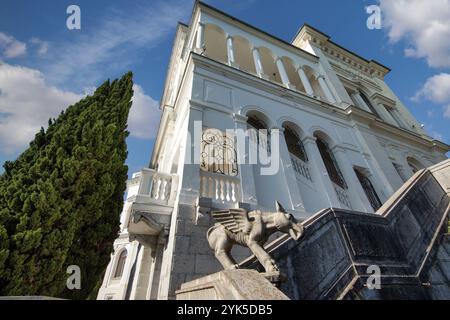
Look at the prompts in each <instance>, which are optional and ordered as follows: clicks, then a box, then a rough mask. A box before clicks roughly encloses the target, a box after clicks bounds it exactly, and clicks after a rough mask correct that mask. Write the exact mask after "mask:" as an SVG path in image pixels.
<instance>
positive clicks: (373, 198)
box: [354, 168, 381, 211]
mask: <svg viewBox="0 0 450 320" xmlns="http://www.w3.org/2000/svg"><path fill="white" fill-rule="evenodd" d="M354 170H355V173H356V176H357V177H358V180H359V183H361V186H362V188H363V190H364V192H365V193H366V196H367V199H369V202H370V205H371V206H372V208H373V210H375V211H377V210H378V209H379V208H380V207H381V201H380V198H378V195H377V193H376V191H375V188H374V187H373V185H372V182H371V181H370V179H369V178H368V177H367V176H366V175H365V174H363V173H362V172H361V171H360V170H358V169H356V168H354Z"/></svg>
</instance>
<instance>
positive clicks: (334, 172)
mask: <svg viewBox="0 0 450 320" xmlns="http://www.w3.org/2000/svg"><path fill="white" fill-rule="evenodd" d="M316 143H317V147H318V148H319V151H320V155H321V156H322V160H323V162H324V164H325V168H326V169H327V172H328V176H329V177H330V179H331V181H332V182H334V183H335V184H337V185H338V186H340V187H341V188H343V189H347V184H346V183H345V180H344V177H343V175H342V173H341V170H340V169H339V166H338V164H337V162H336V159H335V158H334V155H333V153H332V152H331V150H330V148H329V147H328V144H327V143H326V142H325V141H323V140H322V139H321V138H317V141H316Z"/></svg>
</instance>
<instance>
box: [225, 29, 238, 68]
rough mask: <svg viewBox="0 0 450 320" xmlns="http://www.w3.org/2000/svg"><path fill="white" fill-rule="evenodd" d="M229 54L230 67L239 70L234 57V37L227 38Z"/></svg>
mask: <svg viewBox="0 0 450 320" xmlns="http://www.w3.org/2000/svg"><path fill="white" fill-rule="evenodd" d="M227 53H228V65H230V66H231V67H235V68H237V65H236V60H235V57H234V47H233V37H232V36H228V37H227Z"/></svg>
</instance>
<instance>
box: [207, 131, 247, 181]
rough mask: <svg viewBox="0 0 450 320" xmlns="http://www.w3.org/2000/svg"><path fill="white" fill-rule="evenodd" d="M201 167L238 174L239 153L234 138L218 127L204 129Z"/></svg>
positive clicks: (232, 174)
mask: <svg viewBox="0 0 450 320" xmlns="http://www.w3.org/2000/svg"><path fill="white" fill-rule="evenodd" d="M200 168H201V169H202V170H203V171H208V172H213V173H219V174H226V175H229V176H237V175H238V166H237V153H236V149H235V147H234V138H233V137H229V136H227V135H226V134H225V133H223V132H222V131H220V130H218V129H206V130H204V131H203V135H202V153H201V163H200Z"/></svg>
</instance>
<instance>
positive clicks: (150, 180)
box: [138, 169, 178, 206]
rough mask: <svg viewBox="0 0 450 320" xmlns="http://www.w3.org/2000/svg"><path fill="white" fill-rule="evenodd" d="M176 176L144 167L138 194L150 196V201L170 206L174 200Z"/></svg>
mask: <svg viewBox="0 0 450 320" xmlns="http://www.w3.org/2000/svg"><path fill="white" fill-rule="evenodd" d="M177 182H178V177H177V176H176V175H173V174H167V173H162V172H158V171H155V170H152V169H144V170H142V172H141V183H140V188H139V193H138V196H144V197H150V199H149V200H150V201H151V202H155V203H157V204H164V205H169V206H172V205H173V203H174V200H175V195H176V189H177V185H178V184H177Z"/></svg>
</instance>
